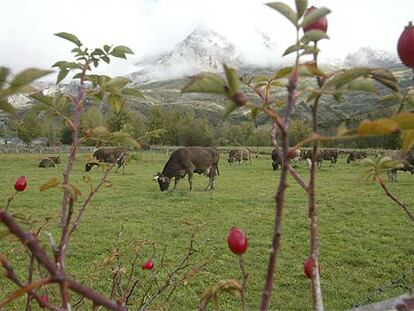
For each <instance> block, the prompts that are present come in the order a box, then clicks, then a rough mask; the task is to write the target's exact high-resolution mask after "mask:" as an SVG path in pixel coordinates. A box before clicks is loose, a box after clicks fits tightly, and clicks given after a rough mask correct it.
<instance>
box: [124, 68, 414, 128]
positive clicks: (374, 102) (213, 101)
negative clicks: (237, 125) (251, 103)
mask: <svg viewBox="0 0 414 311" xmlns="http://www.w3.org/2000/svg"><path fill="white" fill-rule="evenodd" d="M390 69H391V70H393V72H394V74H395V75H396V76H397V77H398V79H399V80H400V82H401V88H406V87H408V86H409V85H411V83H412V71H411V70H408V69H406V68H405V67H403V66H396V67H395V66H394V67H392V68H390ZM275 71H276V69H261V68H250V69H242V70H240V74H241V75H243V74H247V75H268V76H271V75H272V73H274V72H275ZM188 81H189V78H187V79H174V80H167V81H157V82H149V83H141V84H136V87H137V88H139V89H140V90H141V91H143V92H144V94H145V96H146V98H147V100H146V101H143V102H131V105H132V106H133V107H134V108H135V109H137V110H139V111H141V112H142V113H143V114H144V115H145V114H146V112H147V111H148V109H149V108H150V107H151V106H154V105H161V106H163V107H168V108H173V109H174V108H176V107H179V108H180V109H189V110H192V111H194V112H196V114H202V113H204V114H206V115H207V116H208V118H209V119H210V120H213V121H214V120H216V121H217V122H218V121H220V120H221V119H222V116H223V112H224V106H225V105H226V100H225V99H224V98H223V97H220V96H214V95H206V94H181V92H180V90H181V89H182V88H183V86H184V85H185V84H186V83H187V82H188ZM305 83H313V82H312V81H309V80H307V81H305ZM378 89H379V90H380V92H381V93H382V95H384V94H388V93H389V90H386V89H385V87H383V86H382V85H380V84H378ZM244 91H245V92H246V93H247V94H248V95H249V97H250V98H252V99H253V100H257V96H256V95H255V94H253V92H252V91H251V90H249V89H247V88H244ZM276 96H277V97H278V98H285V97H286V92H284V91H279V92H278V93H277V94H276ZM257 102H258V103H259V101H257ZM394 107H395V104H394V103H382V102H379V101H378V96H376V95H373V94H367V93H352V94H348V95H345V96H344V98H343V100H342V101H341V102H339V103H338V102H336V101H335V100H334V99H333V98H332V97H330V96H324V97H322V99H321V103H320V109H319V115H320V126H321V127H325V128H331V127H332V126H335V125H338V124H339V123H341V122H343V121H346V122H348V123H350V124H353V123H356V122H358V121H359V120H362V119H364V118H366V117H370V116H371V117H374V116H375V117H376V116H382V115H386V114H388V113H389V112H390V111H391V109H393V108H394ZM248 117H249V116H248V115H246V111H245V110H242V109H241V110H238V111H237V112H234V113H233V114H232V115H231V119H232V120H233V121H237V120H244V119H247V118H248ZM293 117H294V118H296V119H301V120H308V121H310V119H311V110H310V107H309V104H307V103H305V102H304V100H303V99H301V98H300V99H299V101H298V105H297V107H296V109H295V112H294V114H293ZM266 122H268V120H267V119H266V118H265V117H264V116H261V117H259V118H258V119H257V124H258V125H262V124H265V123H266Z"/></svg>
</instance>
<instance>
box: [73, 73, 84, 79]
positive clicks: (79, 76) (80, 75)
mask: <svg viewBox="0 0 414 311" xmlns="http://www.w3.org/2000/svg"><path fill="white" fill-rule="evenodd" d="M81 77H82V73H80V72H78V73H77V74H75V75H74V76H73V77H72V79H80V78H81Z"/></svg>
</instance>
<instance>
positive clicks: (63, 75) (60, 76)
mask: <svg viewBox="0 0 414 311" xmlns="http://www.w3.org/2000/svg"><path fill="white" fill-rule="evenodd" d="M68 73H69V70H68V69H66V68H62V69H60V70H59V74H58V76H57V79H56V84H59V82H61V81H62V80H63V79H65V78H66V76H67V75H68Z"/></svg>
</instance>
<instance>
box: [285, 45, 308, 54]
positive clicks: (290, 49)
mask: <svg viewBox="0 0 414 311" xmlns="http://www.w3.org/2000/svg"><path fill="white" fill-rule="evenodd" d="M304 48H305V46H304V45H303V44H293V45H291V46H289V47H288V48H287V49H286V50H285V51H284V52H283V55H282V56H286V55H289V54H290V53H293V52H296V51H300V50H302V49H304Z"/></svg>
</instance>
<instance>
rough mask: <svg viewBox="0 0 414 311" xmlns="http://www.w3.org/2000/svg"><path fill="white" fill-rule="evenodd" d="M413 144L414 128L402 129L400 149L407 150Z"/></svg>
mask: <svg viewBox="0 0 414 311" xmlns="http://www.w3.org/2000/svg"><path fill="white" fill-rule="evenodd" d="M413 146H414V130H409V131H404V132H403V133H402V135H401V149H402V150H403V151H404V152H407V151H408V150H410V149H411V148H412V147H413Z"/></svg>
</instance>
